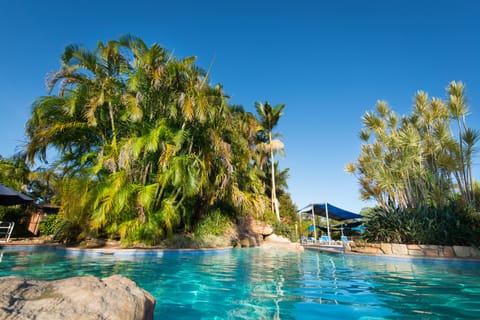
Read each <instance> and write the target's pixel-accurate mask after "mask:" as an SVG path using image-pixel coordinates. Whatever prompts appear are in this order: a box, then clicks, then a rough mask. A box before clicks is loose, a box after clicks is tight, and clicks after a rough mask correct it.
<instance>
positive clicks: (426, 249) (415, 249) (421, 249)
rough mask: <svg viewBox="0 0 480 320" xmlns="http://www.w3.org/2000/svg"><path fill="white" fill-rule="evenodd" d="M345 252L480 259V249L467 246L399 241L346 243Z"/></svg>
mask: <svg viewBox="0 0 480 320" xmlns="http://www.w3.org/2000/svg"><path fill="white" fill-rule="evenodd" d="M344 249H345V253H361V254H372V255H392V256H405V257H429V258H462V259H465V258H467V259H480V250H479V249H478V248H475V247H467V246H436V245H420V244H397V243H356V242H350V243H348V244H344Z"/></svg>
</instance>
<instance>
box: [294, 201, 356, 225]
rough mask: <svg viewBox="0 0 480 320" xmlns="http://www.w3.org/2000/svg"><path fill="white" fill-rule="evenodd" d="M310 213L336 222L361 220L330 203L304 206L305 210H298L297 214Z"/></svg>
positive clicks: (354, 214)
mask: <svg viewBox="0 0 480 320" xmlns="http://www.w3.org/2000/svg"><path fill="white" fill-rule="evenodd" d="M312 212H313V214H315V215H316V216H321V217H327V216H328V218H329V219H333V220H337V221H343V220H351V219H361V218H363V216H361V215H359V214H357V213H353V212H350V211H347V210H344V209H341V208H338V207H335V206H334V205H331V204H330V203H312V204H309V205H308V206H306V207H305V208H303V209H300V210H298V213H299V214H304V213H307V214H312Z"/></svg>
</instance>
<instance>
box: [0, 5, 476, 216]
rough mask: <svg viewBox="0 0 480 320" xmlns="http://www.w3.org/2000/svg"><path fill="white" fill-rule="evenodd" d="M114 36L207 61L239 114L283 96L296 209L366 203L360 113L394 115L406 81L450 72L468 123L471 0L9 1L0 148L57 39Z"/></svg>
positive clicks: (15, 144) (15, 139)
mask: <svg viewBox="0 0 480 320" xmlns="http://www.w3.org/2000/svg"><path fill="white" fill-rule="evenodd" d="M124 34H133V35H135V36H138V37H140V38H142V39H143V40H144V41H145V42H146V43H147V44H152V43H154V42H156V43H159V44H161V45H162V46H164V47H166V48H167V49H169V50H170V51H173V52H174V54H175V55H177V56H179V57H186V56H191V55H195V56H197V57H198V60H197V61H198V63H197V64H198V65H199V66H201V67H203V68H204V69H207V68H208V67H209V66H210V65H212V72H211V76H212V83H221V84H223V85H224V89H225V91H226V92H227V93H228V94H230V95H231V96H232V99H231V103H234V104H242V105H243V106H244V107H245V108H246V109H247V110H250V111H254V107H253V105H254V103H255V101H262V102H263V101H269V102H270V103H271V104H274V105H275V104H278V103H285V104H286V108H285V112H284V115H283V117H282V118H281V120H280V123H279V126H278V129H277V130H278V131H279V132H281V133H282V134H283V135H284V138H283V141H284V143H285V147H286V157H285V158H283V159H280V165H281V167H283V168H286V167H288V168H290V174H291V178H290V180H289V191H290V193H291V195H292V198H293V200H294V201H295V202H296V204H297V205H298V207H299V208H301V207H303V206H305V205H307V204H308V203H311V202H323V201H328V202H331V203H332V204H334V205H337V206H340V207H343V208H345V209H349V210H353V211H359V210H360V209H361V208H363V207H364V206H369V205H372V204H371V203H365V202H362V201H360V200H359V193H358V184H357V181H356V179H355V178H354V177H353V176H349V175H347V174H346V173H344V171H343V168H344V166H345V165H346V164H347V163H348V162H350V161H354V160H355V159H356V158H357V156H358V154H359V151H360V140H359V139H358V137H357V133H358V131H359V130H360V129H361V116H362V115H363V114H364V113H365V111H367V110H371V109H372V108H373V107H374V105H375V103H376V101H377V100H386V101H387V102H388V103H389V104H390V106H391V107H392V108H393V109H394V110H395V111H396V112H397V113H398V114H408V113H409V112H410V110H411V106H412V99H413V96H414V94H415V92H416V91H417V90H424V91H427V92H428V93H429V94H430V95H431V96H436V97H441V98H444V97H445V87H446V86H447V85H448V83H449V82H450V81H452V80H457V81H463V82H464V83H465V84H466V86H467V94H468V99H469V104H470V109H471V115H470V116H469V117H468V119H467V121H468V123H469V124H470V126H471V127H473V128H477V129H478V128H480V36H479V35H480V2H477V1H473V0H471V1H468V0H457V1H445V0H435V1H434V0H431V1H426V0H416V1H414V0H411V1H408V0H403V1H399V0H389V1H361V0H339V1H314V0H312V1H293V0H291V1H286V0H276V1H253V0H242V1H193V0H185V1H171V0H170V1H160V0H157V1H153V0H152V1H145V0H137V1H123V0H116V1H83V2H78V1H77V2H72V1H35V0H31V1H26V0H16V1H1V2H0V39H1V43H2V44H1V50H0V136H1V137H2V139H1V140H0V141H1V142H0V155H2V156H4V157H7V156H11V155H12V154H13V153H14V152H16V151H18V150H19V149H18V148H19V147H21V145H22V144H24V142H25V137H24V124H25V122H26V121H27V119H28V118H29V113H30V110H31V103H32V102H33V100H34V99H35V98H36V97H38V96H40V95H45V94H46V89H45V75H46V73H47V72H49V71H53V70H56V69H58V67H59V58H60V55H61V53H62V52H63V49H64V47H65V46H66V45H68V44H71V43H76V44H83V45H85V46H86V47H89V48H93V47H94V46H95V45H96V43H97V41H99V40H102V41H107V40H110V39H116V38H118V37H119V36H121V35H124ZM477 163H478V159H477ZM478 167H479V166H478V165H476V167H475V171H474V176H475V178H476V179H477V180H480V177H479V174H480V171H479V170H478Z"/></svg>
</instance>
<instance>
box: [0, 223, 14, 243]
mask: <svg viewBox="0 0 480 320" xmlns="http://www.w3.org/2000/svg"><path fill="white" fill-rule="evenodd" d="M14 226H15V222H6V221H0V242H8V241H9V240H10V235H11V234H12V231H13V227H14Z"/></svg>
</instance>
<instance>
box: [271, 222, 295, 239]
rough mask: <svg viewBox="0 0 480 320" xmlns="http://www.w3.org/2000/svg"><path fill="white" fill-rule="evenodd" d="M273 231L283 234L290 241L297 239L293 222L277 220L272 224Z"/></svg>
mask: <svg viewBox="0 0 480 320" xmlns="http://www.w3.org/2000/svg"><path fill="white" fill-rule="evenodd" d="M273 232H274V233H275V234H276V235H279V236H283V237H285V238H288V239H290V240H291V241H292V242H296V241H298V234H297V231H296V230H295V224H287V223H282V222H277V223H276V224H275V225H274V226H273Z"/></svg>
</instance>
